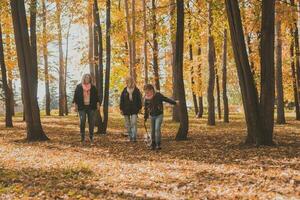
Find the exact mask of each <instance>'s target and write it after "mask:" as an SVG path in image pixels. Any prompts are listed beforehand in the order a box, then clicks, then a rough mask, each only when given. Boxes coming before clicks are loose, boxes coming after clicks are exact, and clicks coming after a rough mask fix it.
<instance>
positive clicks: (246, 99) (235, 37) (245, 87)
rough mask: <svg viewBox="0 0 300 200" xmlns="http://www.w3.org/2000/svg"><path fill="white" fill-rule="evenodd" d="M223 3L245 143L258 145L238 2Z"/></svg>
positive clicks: (254, 102)
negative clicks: (228, 30)
mask: <svg viewBox="0 0 300 200" xmlns="http://www.w3.org/2000/svg"><path fill="white" fill-rule="evenodd" d="M225 4H226V12H227V16H228V22H229V27H230V34H231V42H232V47H233V52H234V58H235V62H236V67H237V72H238V78H239V84H240V89H241V94H242V100H243V107H244V113H245V118H246V124H247V139H246V142H245V143H246V144H257V145H260V144H261V141H260V136H261V135H262V124H261V121H260V117H259V102H258V94H257V89H256V87H255V83H254V79H253V75H252V72H251V67H250V64H249V60H248V54H247V50H246V45H245V39H244V33H243V26H242V20H241V15H240V9H239V3H238V1H237V0H225Z"/></svg>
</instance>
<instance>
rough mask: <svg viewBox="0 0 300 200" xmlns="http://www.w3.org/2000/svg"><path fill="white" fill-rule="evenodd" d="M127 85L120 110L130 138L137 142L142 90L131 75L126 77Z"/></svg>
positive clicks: (123, 92) (122, 95)
mask: <svg viewBox="0 0 300 200" xmlns="http://www.w3.org/2000/svg"><path fill="white" fill-rule="evenodd" d="M126 85H127V86H126V87H125V88H124V90H123V91H122V94H121V98H120V110H121V113H122V115H124V118H125V126H126V128H127V132H128V135H129V139H130V141H132V142H136V137H137V115H138V113H139V112H140V110H141V108H142V98H141V92H140V90H139V89H138V88H137V87H136V85H135V82H134V80H133V78H131V77H128V78H126Z"/></svg>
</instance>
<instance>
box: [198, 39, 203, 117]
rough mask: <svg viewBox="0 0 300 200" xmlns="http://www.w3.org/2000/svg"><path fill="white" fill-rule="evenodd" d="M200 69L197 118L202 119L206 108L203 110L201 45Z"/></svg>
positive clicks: (199, 48)
mask: <svg viewBox="0 0 300 200" xmlns="http://www.w3.org/2000/svg"><path fill="white" fill-rule="evenodd" d="M198 59H199V60H198V62H199V64H198V68H197V78H198V81H197V88H198V89H197V90H198V91H197V92H198V103H199V112H198V114H197V118H202V117H203V112H204V108H203V96H202V95H203V94H202V69H201V47H200V44H199V47H198Z"/></svg>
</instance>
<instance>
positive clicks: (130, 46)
mask: <svg viewBox="0 0 300 200" xmlns="http://www.w3.org/2000/svg"><path fill="white" fill-rule="evenodd" d="M128 5H129V4H128V0H125V15H126V28H127V43H128V46H129V49H128V50H129V51H128V52H129V69H130V76H131V77H135V74H136V72H135V71H134V67H133V58H132V35H131V27H130V19H129V7H128Z"/></svg>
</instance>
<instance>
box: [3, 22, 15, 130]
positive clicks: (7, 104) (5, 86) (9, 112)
mask: <svg viewBox="0 0 300 200" xmlns="http://www.w3.org/2000/svg"><path fill="white" fill-rule="evenodd" d="M0 66H1V75H2V86H3V90H4V97H5V126H6V127H13V122H12V110H11V105H10V103H11V91H10V88H9V86H8V84H7V76H6V66H5V58H4V50H3V38H2V28H1V19H0Z"/></svg>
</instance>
